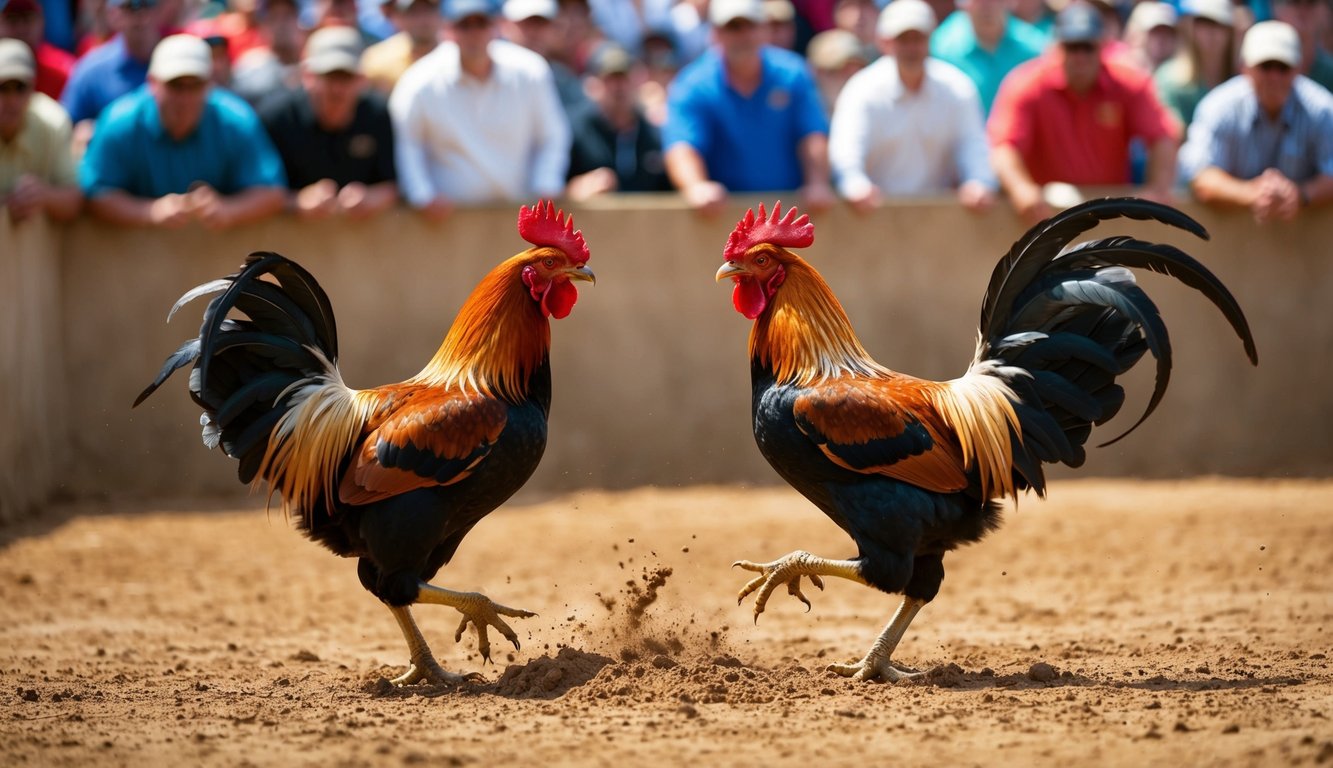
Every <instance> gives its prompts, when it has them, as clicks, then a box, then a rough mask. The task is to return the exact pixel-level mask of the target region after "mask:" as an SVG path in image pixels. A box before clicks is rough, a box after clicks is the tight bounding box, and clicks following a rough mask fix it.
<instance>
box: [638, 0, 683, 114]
mask: <svg viewBox="0 0 1333 768" xmlns="http://www.w3.org/2000/svg"><path fill="white" fill-rule="evenodd" d="M677 7H681V6H677ZM680 59H681V57H680V55H679V54H678V52H677V50H676V46H675V44H674V42H673V41H672V39H671V36H670V35H668V34H666V33H656V32H654V33H652V34H650V35H649V36H647V37H645V38H644V39H643V57H642V60H643V64H644V71H645V75H644V79H643V82H642V83H640V84H639V105H640V106H641V107H643V113H644V116H645V117H647V118H648V122H650V123H652V124H653V125H655V126H657V127H658V128H661V127H662V126H663V125H666V115H667V89H668V88H670V87H671V82H672V81H673V80H675V79H676V75H678V74H680Z"/></svg>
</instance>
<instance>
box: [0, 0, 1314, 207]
mask: <svg viewBox="0 0 1333 768" xmlns="http://www.w3.org/2000/svg"><path fill="white" fill-rule="evenodd" d="M1330 88H1333V0H1169V1H1167V2H1159V1H1158V0H1142V1H1141V2H1133V1H1132V0H892V1H891V2H887V3H884V2H882V0H503V2H501V0H443V2H441V1H440V0H384V1H383V2H380V1H379V0H359V1H358V0H225V1H223V0H42V2H38V1H37V0H0V203H2V204H3V207H4V208H6V209H7V211H8V215H9V216H10V218H11V219H12V220H15V221H21V220H22V219H25V218H27V217H29V216H34V215H46V216H49V217H51V218H55V219H70V218H73V217H75V216H77V215H79V214H80V213H81V212H84V211H86V212H88V213H89V214H90V215H93V216H96V217H98V218H100V219H103V220H106V221H110V222H114V223H120V224H126V225H156V226H174V225H180V224H184V223H186V222H189V221H197V222H201V223H203V224H204V225H206V226H210V227H219V228H220V227H229V226H234V225H238V224H242V223H245V222H250V221H255V220H258V219H261V218H264V217H267V216H271V215H274V214H277V213H279V212H282V211H291V212H293V213H294V214H296V215H298V216H301V217H305V218H321V217H328V216H346V217H352V218H357V217H369V216H374V215H375V214H377V213H378V212H380V211H383V210H385V209H386V208H389V207H391V206H394V205H397V204H400V203H401V204H405V205H408V206H410V207H411V208H413V209H415V210H417V211H419V212H420V213H421V215H422V216H425V217H427V218H430V219H433V220H438V219H443V218H445V217H448V216H449V215H450V214H451V212H452V211H453V210H454V209H455V208H456V207H457V206H460V205H469V204H477V203H485V202H494V201H530V200H532V199H533V198H536V197H565V198H569V199H572V200H579V201H581V200H587V199H589V198H592V197H595V196H598V195H606V194H617V193H634V192H643V191H669V190H673V189H674V190H676V191H678V192H679V193H680V194H681V195H682V197H683V198H684V200H686V201H687V202H688V204H689V205H690V206H692V207H693V208H695V209H696V210H698V211H700V212H701V213H703V214H705V215H707V214H712V213H715V212H717V211H719V210H721V208H722V207H723V206H724V205H725V202H726V199H727V196H728V195H729V194H731V193H736V192H758V191H764V192H774V191H786V192H794V193H795V195H796V196H797V197H798V198H799V199H800V202H801V203H802V204H803V205H804V207H806V208H807V209H810V210H815V211H818V210H821V209H824V208H827V207H829V206H831V205H834V204H835V203H837V202H838V201H839V200H843V201H846V203H847V204H849V205H851V206H852V207H853V208H854V209H856V210H857V211H861V212H868V211H872V210H874V209H875V208H876V207H877V206H879V205H881V204H883V203H884V202H885V201H886V200H888V199H891V198H895V197H920V196H938V195H952V196H955V197H956V199H957V200H958V202H959V204H960V205H962V206H964V207H966V208H968V209H970V210H978V211H980V210H985V209H987V208H989V207H991V206H992V205H994V204H996V202H997V201H998V200H1001V199H1007V200H1008V201H1009V202H1010V204H1012V206H1013V207H1014V209H1015V210H1016V211H1017V212H1018V214H1019V215H1020V216H1022V217H1023V218H1024V219H1026V220H1027V221H1030V222H1035V221H1037V220H1039V219H1041V218H1044V217H1045V216H1048V215H1050V214H1051V213H1053V212H1054V211H1055V210H1056V209H1058V208H1061V207H1066V206H1068V205H1070V204H1073V203H1076V202H1078V201H1079V200H1080V199H1081V197H1082V195H1083V194H1084V192H1085V190H1087V189H1088V188H1090V187H1099V186H1124V185H1130V186H1133V187H1134V188H1135V191H1136V194H1139V195H1140V196H1143V197H1146V198H1150V199H1156V200H1159V201H1162V202H1168V203H1170V202H1175V201H1176V200H1178V199H1179V197H1180V196H1182V195H1193V196H1194V197H1195V198H1197V199H1199V200H1201V201H1203V202H1205V203H1208V204H1214V205H1218V206H1231V207H1239V208H1245V209H1248V210H1249V211H1250V213H1251V214H1252V215H1253V216H1254V218H1255V219H1256V220H1257V221H1259V222H1266V221H1289V220H1292V219H1295V218H1296V217H1298V216H1300V215H1302V213H1303V211H1305V210H1306V209H1308V208H1311V207H1317V206H1320V205H1322V204H1325V203H1327V202H1328V201H1330V200H1333V94H1331V93H1330V90H1329V89H1330Z"/></svg>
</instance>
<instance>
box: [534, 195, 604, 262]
mask: <svg viewBox="0 0 1333 768" xmlns="http://www.w3.org/2000/svg"><path fill="white" fill-rule="evenodd" d="M518 233H519V235H521V236H522V237H523V239H524V240H527V241H528V242H529V243H532V244H533V245H542V246H549V247H551V248H559V249H560V250H562V251H564V252H565V255H566V256H568V257H569V258H570V259H571V260H572V261H574V262H576V263H578V264H582V263H584V262H586V261H587V260H588V258H589V253H588V244H587V243H586V242H584V241H583V232H582V231H576V230H575V229H574V216H573V215H572V214H571V215H570V216H569V217H568V218H566V217H565V212H564V211H563V210H556V207H555V203H553V202H551V201H550V200H542V201H539V202H538V203H537V206H536V207H535V208H529V207H527V206H526V205H525V206H523V207H521V208H519V209H518Z"/></svg>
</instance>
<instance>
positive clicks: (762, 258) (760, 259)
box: [754, 256, 768, 267]
mask: <svg viewBox="0 0 1333 768" xmlns="http://www.w3.org/2000/svg"><path fill="white" fill-rule="evenodd" d="M754 263H755V265H756V266H760V267H762V266H764V265H765V264H767V263H768V257H767V256H759V257H757V258H755V260H754Z"/></svg>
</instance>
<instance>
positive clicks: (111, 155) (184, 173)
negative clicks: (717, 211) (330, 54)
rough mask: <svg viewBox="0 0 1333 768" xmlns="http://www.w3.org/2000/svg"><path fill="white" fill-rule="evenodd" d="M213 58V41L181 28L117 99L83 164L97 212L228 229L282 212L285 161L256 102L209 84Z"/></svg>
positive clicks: (112, 218)
mask: <svg viewBox="0 0 1333 768" xmlns="http://www.w3.org/2000/svg"><path fill="white" fill-rule="evenodd" d="M212 66H213V63H212V56H211V55H210V53H209V50H208V44H207V43H205V42H204V41H203V40H200V39H199V38H197V37H194V36H192V35H172V36H170V37H167V38H165V39H163V40H162V42H161V43H159V44H158V46H157V49H156V50H154V51H153V58H152V62H151V63H150V64H149V67H148V82H147V84H146V85H145V86H144V87H142V88H139V89H137V90H135V91H133V92H131V93H129V94H127V95H125V96H123V97H121V98H119V99H117V100H116V101H115V102H113V103H112V104H111V105H110V106H109V107H107V110H106V113H105V114H104V115H103V116H102V118H101V119H100V120H99V121H98V127H97V133H96V134H94V135H93V140H92V143H91V144H90V145H89V146H88V154H87V155H86V156H85V157H84V159H83V165H82V166H81V167H80V169H79V181H80V184H81V185H82V187H83V191H84V194H85V195H87V196H88V207H89V210H90V211H91V212H92V213H93V214H94V215H96V216H98V217H100V218H102V219H104V220H106V221H109V222H112V223H116V224H148V225H155V226H166V227H175V226H181V225H184V224H185V223H186V222H188V221H191V220H195V221H199V222H201V223H202V224H204V226H207V227H210V228H214V229H220V228H225V227H230V226H235V225H239V224H244V223H247V222H250V221H254V220H257V219H260V218H263V217H265V216H268V215H271V214H273V213H276V212H278V211H280V210H282V207H283V205H284V204H285V202H286V191H285V189H284V188H285V187H286V179H285V177H284V176H283V172H282V160H280V159H279V158H278V153H277V152H276V151H274V149H273V144H272V142H270V141H269V138H268V135H267V134H266V133H264V127H263V126H262V125H261V124H260V122H259V118H258V117H256V116H255V113H254V110H252V109H251V108H250V107H249V106H248V105H247V104H246V103H245V102H244V101H242V100H241V99H240V98H238V97H236V96H234V95H233V94H231V93H229V92H227V91H225V90H222V89H221V88H215V87H213V86H212V85H211V84H210V83H209V81H208V76H209V73H210V72H211V70H212Z"/></svg>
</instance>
